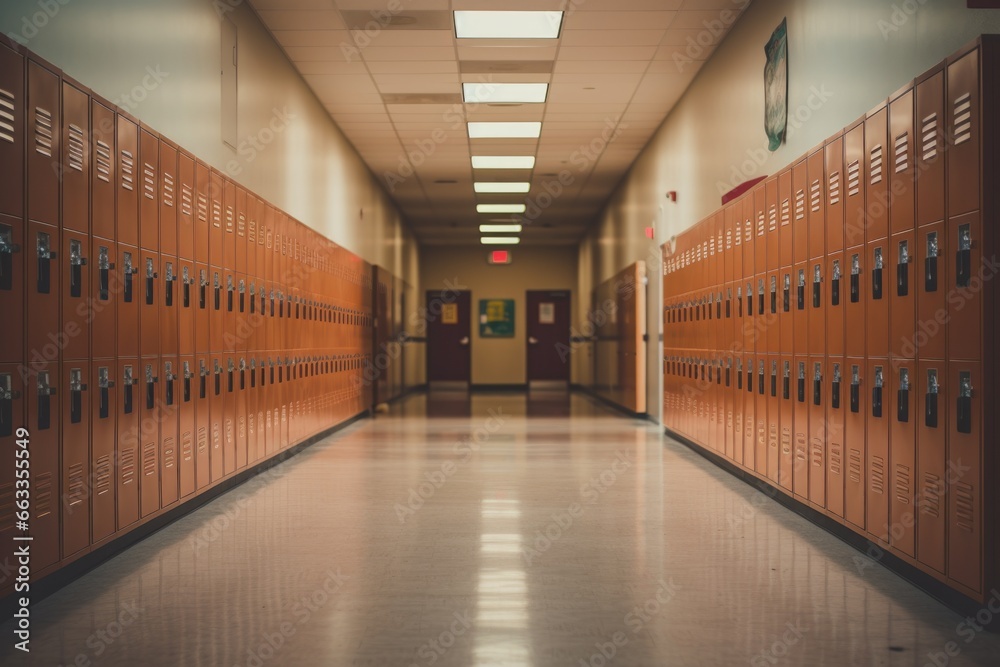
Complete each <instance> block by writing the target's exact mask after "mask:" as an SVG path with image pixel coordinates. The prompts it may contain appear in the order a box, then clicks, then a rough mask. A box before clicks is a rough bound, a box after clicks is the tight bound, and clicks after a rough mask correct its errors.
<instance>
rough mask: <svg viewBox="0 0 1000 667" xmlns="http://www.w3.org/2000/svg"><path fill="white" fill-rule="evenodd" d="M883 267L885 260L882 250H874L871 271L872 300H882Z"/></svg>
mask: <svg viewBox="0 0 1000 667" xmlns="http://www.w3.org/2000/svg"><path fill="white" fill-rule="evenodd" d="M884 267H885V260H884V258H883V257H882V248H875V267H874V268H873V269H872V298H873V299H876V300H878V299H881V298H882V270H883V268H884Z"/></svg>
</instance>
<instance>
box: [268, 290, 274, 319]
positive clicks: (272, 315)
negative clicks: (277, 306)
mask: <svg viewBox="0 0 1000 667" xmlns="http://www.w3.org/2000/svg"><path fill="white" fill-rule="evenodd" d="M268 299H269V300H270V302H271V317H274V290H271V291H270V292H269V293H268Z"/></svg>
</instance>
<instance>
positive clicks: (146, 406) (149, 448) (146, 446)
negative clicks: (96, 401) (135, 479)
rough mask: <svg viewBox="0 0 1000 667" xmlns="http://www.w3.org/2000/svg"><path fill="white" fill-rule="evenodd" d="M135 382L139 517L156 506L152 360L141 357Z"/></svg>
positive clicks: (157, 410) (156, 411) (158, 413)
mask: <svg viewBox="0 0 1000 667" xmlns="http://www.w3.org/2000/svg"><path fill="white" fill-rule="evenodd" d="M139 363H140V365H141V367H142V369H143V370H142V378H141V380H140V384H139V406H140V410H139V457H140V458H139V463H140V470H141V472H140V476H139V507H140V509H141V512H142V516H144V517H145V516H149V515H150V514H152V513H153V512H155V511H156V510H158V509H160V426H161V417H162V415H163V411H162V406H160V405H159V401H158V400H157V393H158V392H157V387H158V385H159V383H160V369H159V363H158V360H156V359H142V360H141V361H140V362H139Z"/></svg>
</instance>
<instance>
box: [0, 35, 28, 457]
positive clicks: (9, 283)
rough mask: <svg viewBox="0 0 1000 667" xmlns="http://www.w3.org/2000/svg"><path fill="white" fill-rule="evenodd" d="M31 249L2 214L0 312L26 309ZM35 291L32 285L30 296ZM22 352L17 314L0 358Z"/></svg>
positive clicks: (0, 341)
mask: <svg viewBox="0 0 1000 667" xmlns="http://www.w3.org/2000/svg"><path fill="white" fill-rule="evenodd" d="M2 53H3V49H0V54H2ZM0 76H2V75H0ZM0 149H2V143H0ZM32 250H35V242H34V239H32V241H31V243H30V245H29V244H28V243H26V239H25V237H24V222H23V220H22V219H21V218H20V217H12V216H9V215H4V214H0V312H4V313H24V312H25V287H26V285H25V282H24V269H25V267H24V263H25V261H26V260H25V258H26V257H28V253H29V251H32ZM34 259H35V256H34V255H32V256H30V259H29V260H28V261H29V262H30V263H31V264H34V263H35V262H34V261H32V260H34ZM35 292H36V288H35V287H34V286H32V288H31V292H30V294H31V296H34V295H35ZM23 356H24V322H23V320H21V319H20V318H18V319H17V320H16V321H15V323H14V324H13V325H12V326H6V327H0V362H8V361H9V362H19V361H21V359H22V357H23ZM11 451H13V450H11Z"/></svg>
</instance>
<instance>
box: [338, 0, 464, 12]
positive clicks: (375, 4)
mask: <svg viewBox="0 0 1000 667" xmlns="http://www.w3.org/2000/svg"><path fill="white" fill-rule="evenodd" d="M448 1H449V0H398V2H399V5H398V6H399V7H401V11H400V12H398V13H403V14H405V13H406V11H407V10H410V11H418V10H419V11H428V10H442V9H448ZM334 2H335V4H336V5H337V7H339V8H340V9H344V10H352V9H367V10H374V11H377V12H378V11H386V9H387V8H388V9H389V10H390V11H391V10H392V7H393V5H392V4H391V3H390V2H389V1H388V0H334Z"/></svg>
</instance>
